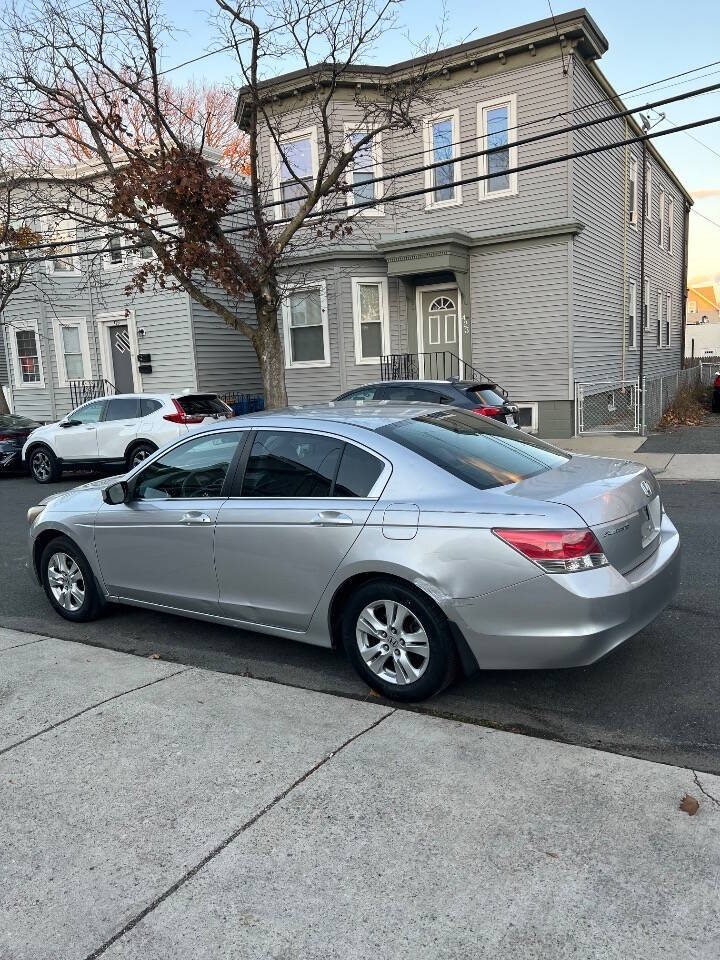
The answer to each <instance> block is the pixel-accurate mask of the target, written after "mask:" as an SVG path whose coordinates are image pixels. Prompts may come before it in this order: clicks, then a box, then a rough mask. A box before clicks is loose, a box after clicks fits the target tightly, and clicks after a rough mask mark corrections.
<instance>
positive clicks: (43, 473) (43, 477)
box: [28, 443, 62, 483]
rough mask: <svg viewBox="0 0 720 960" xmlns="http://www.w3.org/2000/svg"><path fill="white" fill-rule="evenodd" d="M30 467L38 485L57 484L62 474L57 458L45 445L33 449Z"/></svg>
mask: <svg viewBox="0 0 720 960" xmlns="http://www.w3.org/2000/svg"><path fill="white" fill-rule="evenodd" d="M28 467H29V469H30V474H31V475H32V478H33V480H35V482H36V483H55V482H56V480H58V479H59V478H60V474H61V473H62V470H61V469H60V464H59V463H58V459H57V457H56V456H55V454H54V453H53V452H52V450H51V449H50V447H47V446H45V444H44V443H39V444H38V445H37V446H35V447H32V449H31V450H30V455H29V457H28Z"/></svg>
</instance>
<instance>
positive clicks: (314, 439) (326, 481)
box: [242, 430, 343, 497]
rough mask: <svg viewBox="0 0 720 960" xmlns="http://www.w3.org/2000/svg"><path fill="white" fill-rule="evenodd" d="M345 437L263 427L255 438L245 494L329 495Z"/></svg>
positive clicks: (246, 495)
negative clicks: (273, 429) (341, 438)
mask: <svg viewBox="0 0 720 960" xmlns="http://www.w3.org/2000/svg"><path fill="white" fill-rule="evenodd" d="M342 448H343V441H342V440H336V439H334V438H332V437H322V436H319V435H317V434H312V433H295V432H291V431H289V430H288V431H285V430H283V431H280V430H278V431H271V430H261V431H260V432H259V433H258V434H257V436H256V437H255V441H254V442H253V446H252V451H251V453H250V459H249V460H248V464H247V468H246V470H245V477H244V479H243V485H242V496H243V497H329V496H330V495H331V490H332V486H333V482H334V480H335V474H336V472H337V468H338V462H339V460H340V455H341V453H342Z"/></svg>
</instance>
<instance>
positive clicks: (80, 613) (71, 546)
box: [40, 537, 105, 622]
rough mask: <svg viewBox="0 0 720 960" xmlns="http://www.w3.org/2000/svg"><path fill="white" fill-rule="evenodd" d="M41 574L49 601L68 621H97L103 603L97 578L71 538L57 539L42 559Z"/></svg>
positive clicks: (48, 547) (47, 548)
mask: <svg viewBox="0 0 720 960" xmlns="http://www.w3.org/2000/svg"><path fill="white" fill-rule="evenodd" d="M40 574H41V577H42V583H43V587H44V588H45V593H46V595H47V598H48V600H49V601H50V603H51V604H52V606H53V607H54V608H55V610H56V611H57V612H58V613H59V614H60V616H61V617H64V618H65V619H66V620H74V621H76V622H77V621H86V620H95V619H97V617H98V616H100V614H101V613H102V611H103V608H104V606H105V602H104V599H103V597H102V595H101V593H100V590H99V588H98V585H97V583H96V582H95V575H94V574H93V572H92V569H91V567H90V564H89V563H88V562H87V560H86V559H85V556H84V554H83V552H82V550H80V548H79V547H78V546H77V545H76V544H75V543H73V541H72V540H70V539H69V538H68V537H55V539H53V540H51V541H50V543H48V544H47V546H46V547H45V549H44V550H43V552H42V557H41V559H40Z"/></svg>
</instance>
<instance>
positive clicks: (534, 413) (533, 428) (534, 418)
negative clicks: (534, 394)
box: [513, 400, 538, 433]
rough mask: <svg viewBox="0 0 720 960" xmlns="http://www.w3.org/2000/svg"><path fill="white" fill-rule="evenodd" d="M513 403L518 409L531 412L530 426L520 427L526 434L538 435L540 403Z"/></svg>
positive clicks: (532, 401) (535, 401)
mask: <svg viewBox="0 0 720 960" xmlns="http://www.w3.org/2000/svg"><path fill="white" fill-rule="evenodd" d="M513 403H514V404H515V406H516V407H517V408H518V409H522V410H530V426H529V427H520V429H521V430H523V431H524V432H525V433H537V431H538V403H537V400H528V401H525V402H523V401H515V400H513Z"/></svg>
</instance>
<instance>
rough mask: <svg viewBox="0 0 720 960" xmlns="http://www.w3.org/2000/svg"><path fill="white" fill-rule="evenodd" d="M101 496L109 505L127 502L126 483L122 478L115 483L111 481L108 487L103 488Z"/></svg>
mask: <svg viewBox="0 0 720 960" xmlns="http://www.w3.org/2000/svg"><path fill="white" fill-rule="evenodd" d="M102 498H103V500H104V501H105V503H109V504H110V506H116V505H117V504H118V503H127V501H128V485H127V483H126V482H125V481H124V480H118V482H117V483H111V484H110V486H109V487H105V489H104V490H103V492H102Z"/></svg>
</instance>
